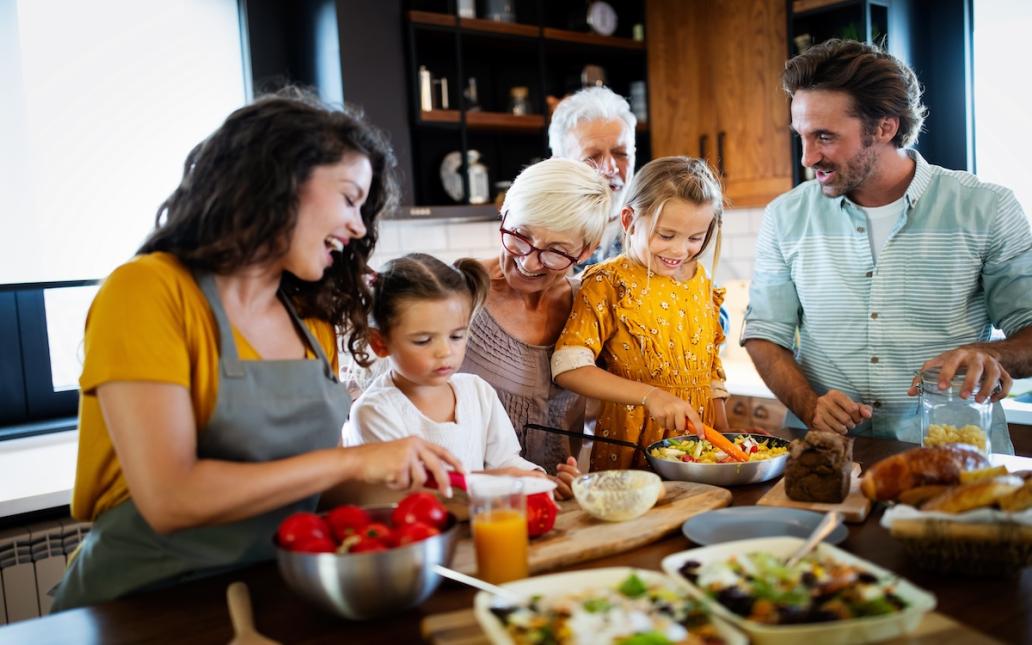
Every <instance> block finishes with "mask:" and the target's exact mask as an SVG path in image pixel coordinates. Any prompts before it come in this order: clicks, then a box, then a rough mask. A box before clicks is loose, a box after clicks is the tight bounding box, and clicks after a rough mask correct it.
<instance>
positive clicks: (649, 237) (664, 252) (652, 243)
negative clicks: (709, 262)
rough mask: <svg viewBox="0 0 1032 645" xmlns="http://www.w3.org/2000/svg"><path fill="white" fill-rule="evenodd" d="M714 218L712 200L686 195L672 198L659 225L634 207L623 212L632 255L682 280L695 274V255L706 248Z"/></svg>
mask: <svg viewBox="0 0 1032 645" xmlns="http://www.w3.org/2000/svg"><path fill="white" fill-rule="evenodd" d="M713 218H714V213H713V205H712V204H694V203H692V202H688V201H684V200H682V199H671V200H669V201H668V202H667V203H666V204H665V205H664V206H663V211H662V212H661V213H660V214H659V219H658V221H657V222H656V223H655V226H652V222H651V221H650V220H649V218H648V217H640V216H639V217H636V216H635V214H634V211H633V210H631V209H630V208H624V209H623V211H622V212H621V219H622V221H623V225H624V229H625V230H626V231H627V232H628V235H629V238H630V240H629V244H628V252H629V253H630V255H631V257H633V258H634V259H635V260H637V261H638V262H640V263H641V264H643V265H644V266H646V267H649V268H650V269H651V270H652V271H653V272H654V273H656V274H658V275H665V276H669V277H672V278H677V279H678V280H686V279H689V278H691V277H692V276H693V275H694V274H695V258H696V256H698V255H699V253H701V252H702V249H703V244H704V243H705V241H706V233H707V232H708V231H709V228H710V226H711V225H712V223H713Z"/></svg>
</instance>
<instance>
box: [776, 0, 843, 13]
mask: <svg viewBox="0 0 1032 645" xmlns="http://www.w3.org/2000/svg"><path fill="white" fill-rule="evenodd" d="M851 4H855V3H854V2H851V1H850V0H793V2H792V14H793V15H798V14H801V13H806V12H808V11H816V10H817V9H828V8H831V7H835V6H836V5H839V6H843V7H845V6H849V5H851Z"/></svg>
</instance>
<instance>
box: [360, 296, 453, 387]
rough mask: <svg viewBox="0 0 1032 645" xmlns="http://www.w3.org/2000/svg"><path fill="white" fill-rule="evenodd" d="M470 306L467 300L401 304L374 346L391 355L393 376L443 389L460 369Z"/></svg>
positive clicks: (416, 383) (403, 302) (412, 382)
mask: <svg viewBox="0 0 1032 645" xmlns="http://www.w3.org/2000/svg"><path fill="white" fill-rule="evenodd" d="M471 309H472V305H471V303H470V300H469V296H464V295H461V294H454V295H451V296H448V297H447V298H443V299H439V300H413V299H410V300H402V301H401V302H399V303H398V316H397V318H396V320H395V321H394V322H393V323H392V325H391V328H390V329H389V330H388V332H387V334H386V335H379V338H378V339H376V342H375V343H374V346H373V348H374V350H376V351H377V353H378V354H381V355H385V354H388V353H389V354H390V356H391V360H392V361H393V362H394V369H395V373H396V374H397V375H398V376H399V377H401V378H402V379H404V380H406V381H408V382H409V383H411V384H413V385H420V386H425V385H443V384H445V383H447V382H448V379H450V378H451V375H452V374H454V373H455V370H457V369H458V368H459V366H460V365H462V359H463V357H465V355H466V340H467V337H466V330H467V328H468V327H469V317H470V314H471Z"/></svg>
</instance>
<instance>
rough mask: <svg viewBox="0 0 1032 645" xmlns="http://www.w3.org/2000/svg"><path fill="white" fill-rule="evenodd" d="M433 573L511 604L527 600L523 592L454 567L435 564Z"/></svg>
mask: <svg viewBox="0 0 1032 645" xmlns="http://www.w3.org/2000/svg"><path fill="white" fill-rule="evenodd" d="M434 573H436V574H438V575H440V576H444V577H445V578H449V579H451V580H454V581H456V582H461V583H463V584H467V585H469V586H470V587H474V588H476V589H479V590H481V591H486V592H487V593H489V594H492V595H494V596H495V597H496V598H499V599H501V600H505V601H507V602H509V603H510V604H512V605H519V604H523V603H525V602H526V600H527V599H526V598H525V597H524V596H523V594H519V593H516V592H515V591H512V590H510V589H506V588H505V587H499V586H498V585H495V584H491V583H490V582H487V581H486V580H481V579H480V578H474V577H473V576H468V575H466V574H465V573H460V572H458V571H456V570H455V569H449V568H448V567H446V566H444V565H443V564H435V565H434Z"/></svg>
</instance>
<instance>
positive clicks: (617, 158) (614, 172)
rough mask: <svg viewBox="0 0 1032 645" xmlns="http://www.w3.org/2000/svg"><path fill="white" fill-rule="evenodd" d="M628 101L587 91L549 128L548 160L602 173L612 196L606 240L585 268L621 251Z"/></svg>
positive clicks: (629, 169)
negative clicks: (586, 166)
mask: <svg viewBox="0 0 1032 645" xmlns="http://www.w3.org/2000/svg"><path fill="white" fill-rule="evenodd" d="M636 124H637V120H636V119H635V118H634V114H632V113H631V108H630V106H629V105H628V104H627V101H626V100H625V99H624V98H623V97H622V96H620V95H618V94H616V93H615V92H613V91H612V90H611V89H609V88H607V87H589V88H585V89H583V90H580V91H578V92H576V93H575V94H571V95H570V96H568V97H566V98H565V99H563V100H562V101H560V102H559V105H558V106H556V108H555V112H554V113H553V114H552V122H551V124H550V125H549V126H548V145H549V147H551V149H552V157H558V158H560V159H573V160H575V161H583V162H585V163H587V164H589V165H591V166H592V167H593V168H595V169H596V170H597V171H598V172H599V174H601V175H602V176H603V177H604V178H605V180H606V182H607V183H608V184H609V189H610V190H611V191H612V193H613V199H612V210H611V212H610V213H609V222H608V225H607V227H606V235H605V237H604V238H603V240H602V244H601V245H600V246H599V249H598V251H596V252H595V254H594V255H592V257H591V259H589V260H588V261H587V262H586V264H593V263H595V262H599V261H601V260H604V259H606V258H609V257H612V256H614V255H616V254H618V253H619V252H620V236H619V230H620V223H619V217H618V216H619V213H620V208H621V207H622V206H623V199H624V193H625V192H626V188H627V185H628V184H629V183H630V181H631V176H632V175H633V174H634V127H635V125H636Z"/></svg>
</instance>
